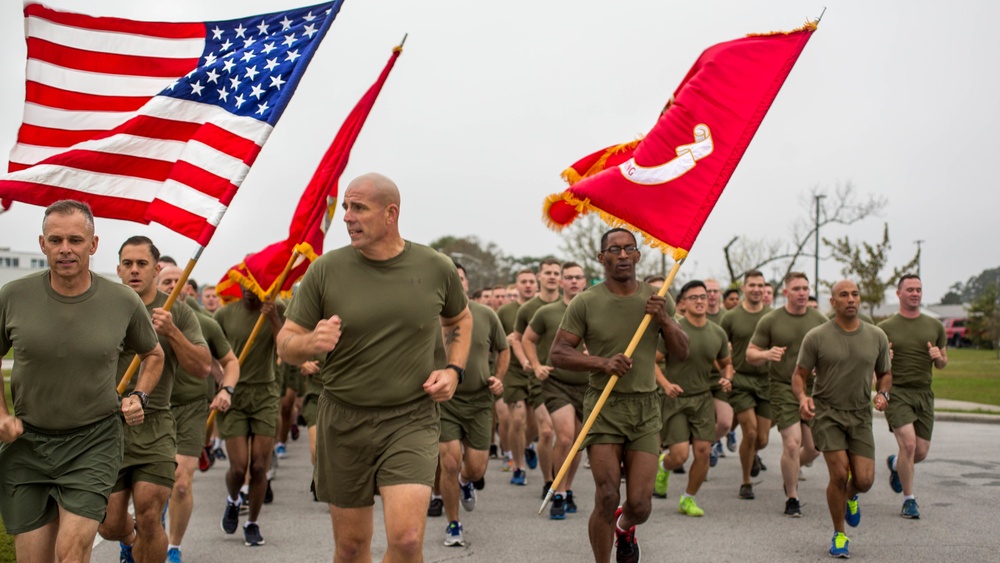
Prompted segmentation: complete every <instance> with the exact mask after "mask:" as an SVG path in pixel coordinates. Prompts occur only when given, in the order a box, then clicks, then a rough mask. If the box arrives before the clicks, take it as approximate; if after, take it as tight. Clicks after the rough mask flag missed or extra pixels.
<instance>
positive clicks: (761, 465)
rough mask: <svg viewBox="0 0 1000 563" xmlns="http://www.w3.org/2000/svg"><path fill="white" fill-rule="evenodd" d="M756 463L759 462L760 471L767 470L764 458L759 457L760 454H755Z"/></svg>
mask: <svg viewBox="0 0 1000 563" xmlns="http://www.w3.org/2000/svg"><path fill="white" fill-rule="evenodd" d="M757 463H758V464H760V470H761V471H767V466H766V465H764V460H763V459H761V458H760V454H758V455H757Z"/></svg>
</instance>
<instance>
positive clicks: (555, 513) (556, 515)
mask: <svg viewBox="0 0 1000 563" xmlns="http://www.w3.org/2000/svg"><path fill="white" fill-rule="evenodd" d="M549 518H551V519H552V520H565V519H566V499H565V498H563V496H562V495H560V494H558V493H557V494H556V495H555V496H553V497H552V506H551V507H550V508H549Z"/></svg>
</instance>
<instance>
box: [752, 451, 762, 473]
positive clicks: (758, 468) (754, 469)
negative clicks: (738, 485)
mask: <svg viewBox="0 0 1000 563" xmlns="http://www.w3.org/2000/svg"><path fill="white" fill-rule="evenodd" d="M762 469H764V466H763V465H762V464H761V463H760V456H759V455H755V456H753V465H751V466H750V476H751V477H756V476H758V475H760V471H761V470H762Z"/></svg>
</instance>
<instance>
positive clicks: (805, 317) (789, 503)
mask: <svg viewBox="0 0 1000 563" xmlns="http://www.w3.org/2000/svg"><path fill="white" fill-rule="evenodd" d="M782 294H783V295H784V296H785V306H784V307H782V308H780V309H775V310H773V311H771V312H770V313H768V314H766V315H764V318H763V319H761V320H760V322H759V323H757V329H756V330H755V331H754V333H753V338H752V339H751V340H750V346H749V347H748V348H747V361H748V362H750V364H752V365H755V366H766V367H767V371H768V376H769V378H770V388H769V392H770V399H771V410H772V411H773V413H774V421H775V424H776V425H777V427H778V431H779V432H780V433H781V444H782V450H781V478H782V481H783V482H784V485H785V488H784V490H785V497H786V500H785V516H790V517H793V518H797V517H800V516H802V508H801V505H800V503H799V491H798V486H799V470H800V469H799V468H800V467H801V466H803V465H808V464H810V463H812V462H813V460H815V459H816V458H817V457H819V451H818V450H817V449H816V446H815V445H814V444H813V439H812V432H811V430H810V429H809V425H807V424H805V423H803V422H802V417H801V416H800V415H799V402H798V401H797V400H796V399H795V395H793V394H792V374H793V373H794V372H795V360H797V359H798V357H799V347H800V346H801V345H802V339H803V338H805V336H806V333H807V332H809V331H810V330H812V329H814V328H816V327H818V326H819V325H821V324H824V323H826V322H827V320H826V317H824V316H823V314H822V313H820V312H819V311H817V310H816V309H812V308H810V307H809V304H808V301H809V278H807V277H806V275H805V274H803V273H802V272H790V273H789V274H788V275H787V276H785V287H784V289H782Z"/></svg>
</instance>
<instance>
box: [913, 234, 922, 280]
mask: <svg viewBox="0 0 1000 563" xmlns="http://www.w3.org/2000/svg"><path fill="white" fill-rule="evenodd" d="M923 243H924V239H918V240H915V241H913V244H916V245H917V277H918V278H919V277H920V250H921V247H920V245H922V244H923Z"/></svg>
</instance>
